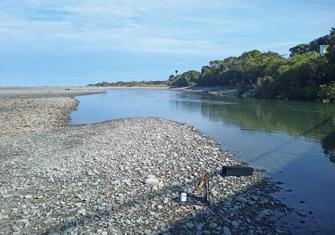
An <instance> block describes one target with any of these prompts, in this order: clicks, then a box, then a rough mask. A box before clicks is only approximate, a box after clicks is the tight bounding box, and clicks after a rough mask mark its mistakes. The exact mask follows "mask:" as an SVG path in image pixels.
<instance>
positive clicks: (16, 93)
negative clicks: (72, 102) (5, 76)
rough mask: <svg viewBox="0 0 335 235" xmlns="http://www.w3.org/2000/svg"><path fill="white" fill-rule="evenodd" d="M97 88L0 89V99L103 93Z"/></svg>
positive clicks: (102, 90)
mask: <svg viewBox="0 0 335 235" xmlns="http://www.w3.org/2000/svg"><path fill="white" fill-rule="evenodd" d="M104 90H105V89H102V88H98V87H88V86H76V87H0V97H22V96H28V97H38V96H44V97H45V96H53V97H54V96H78V95H90V94H97V93H102V92H104Z"/></svg>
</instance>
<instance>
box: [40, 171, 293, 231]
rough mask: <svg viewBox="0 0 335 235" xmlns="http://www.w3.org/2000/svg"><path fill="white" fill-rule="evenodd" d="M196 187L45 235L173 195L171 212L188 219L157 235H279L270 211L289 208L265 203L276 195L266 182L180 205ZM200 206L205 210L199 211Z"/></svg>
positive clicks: (170, 190)
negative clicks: (183, 196) (221, 196)
mask: <svg viewBox="0 0 335 235" xmlns="http://www.w3.org/2000/svg"><path fill="white" fill-rule="evenodd" d="M213 174H217V173H213ZM213 174H212V175H213ZM196 183H197V182H196V181H193V182H190V183H188V184H183V185H181V186H170V187H163V188H162V189H161V190H158V191H152V192H151V193H149V194H146V195H143V196H139V197H134V198H132V199H131V200H128V201H126V202H125V203H123V204H121V205H119V204H118V205H111V207H110V209H108V210H97V211H95V212H94V214H90V215H85V216H81V217H76V218H75V219H73V220H71V221H68V222H67V223H65V224H62V225H60V226H57V227H54V228H52V229H49V230H47V231H45V232H44V233H43V234H59V233H60V234H66V233H67V232H69V231H70V230H71V229H72V228H75V227H77V226H81V225H89V224H90V223H93V222H96V221H100V220H105V219H108V218H110V217H111V216H113V214H115V213H118V214H123V213H125V214H126V213H127V210H128V209H130V208H132V207H134V206H135V205H145V204H148V203H149V202H150V201H152V200H153V199H155V198H156V199H158V198H161V197H167V196H171V195H174V197H171V198H170V199H171V200H172V201H174V202H176V203H175V206H173V207H170V208H168V209H169V210H178V209H181V210H182V209H185V211H186V210H187V214H188V215H187V216H186V217H183V218H181V219H179V220H177V221H175V222H173V223H170V224H169V225H167V226H166V227H164V228H160V230H159V231H155V232H154V231H152V232H154V234H157V233H158V234H230V232H231V233H233V234H249V233H250V232H252V231H254V233H256V234H263V232H264V231H266V232H264V234H278V231H276V230H275V226H274V225H275V220H274V218H273V217H271V214H272V210H271V211H270V210H268V209H276V210H278V212H284V211H285V210H287V208H286V207H285V206H284V205H283V204H281V203H280V202H279V201H278V200H276V199H271V200H267V199H266V198H268V196H267V195H268V194H269V193H272V192H274V191H275V188H274V186H270V185H269V182H268V181H267V180H262V181H260V182H258V183H256V184H254V185H253V186H252V187H248V188H246V189H245V190H241V191H239V192H235V193H231V194H230V195H229V196H226V197H225V198H224V200H221V201H219V202H215V203H212V204H211V205H209V204H207V203H206V202H205V201H204V199H203V197H200V196H199V195H194V194H189V195H188V201H187V202H185V203H181V202H179V196H178V195H179V193H180V192H185V190H187V191H189V189H193V188H194V185H195V184H196ZM144 187H145V186H144ZM228 191H230V189H228ZM199 205H201V206H202V207H201V208H202V209H200V210H199ZM278 205H280V206H278ZM197 206H198V209H197ZM262 211H263V213H262ZM170 212H171V211H170ZM260 212H261V213H260ZM257 229H258V230H257ZM259 229H261V230H262V231H263V232H261V230H259Z"/></svg>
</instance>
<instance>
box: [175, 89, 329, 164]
mask: <svg viewBox="0 0 335 235" xmlns="http://www.w3.org/2000/svg"><path fill="white" fill-rule="evenodd" d="M179 95H180V98H179V99H176V100H174V102H175V103H176V105H177V106H179V105H182V106H183V108H184V109H194V108H196V107H199V108H200V109H201V114H202V116H203V117H205V118H208V119H209V120H210V121H215V122H220V121H221V122H224V123H225V124H229V125H234V126H236V127H239V128H240V129H241V130H246V131H251V132H259V131H261V132H265V133H274V132H285V133H287V134H289V135H290V136H296V137H305V138H307V139H310V140H312V141H317V142H320V143H321V146H322V148H323V152H324V153H325V154H326V155H327V156H329V159H330V160H331V161H332V162H333V163H335V115H334V114H335V108H334V106H332V105H324V104H316V103H309V102H292V101H269V100H254V99H243V100H242V99H236V98H227V97H226V98H217V97H212V96H204V95H199V94H192V93H182V94H179ZM218 99H219V100H218ZM283 147H284V145H280V146H278V148H277V149H276V150H277V151H279V150H280V148H283ZM265 154H268V153H265Z"/></svg>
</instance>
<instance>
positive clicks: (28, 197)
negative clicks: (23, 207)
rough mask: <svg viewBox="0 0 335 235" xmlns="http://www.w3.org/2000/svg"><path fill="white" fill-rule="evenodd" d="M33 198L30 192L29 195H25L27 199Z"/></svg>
mask: <svg viewBox="0 0 335 235" xmlns="http://www.w3.org/2000/svg"><path fill="white" fill-rule="evenodd" d="M31 198H33V196H32V195H29V194H28V195H26V196H25V199H31Z"/></svg>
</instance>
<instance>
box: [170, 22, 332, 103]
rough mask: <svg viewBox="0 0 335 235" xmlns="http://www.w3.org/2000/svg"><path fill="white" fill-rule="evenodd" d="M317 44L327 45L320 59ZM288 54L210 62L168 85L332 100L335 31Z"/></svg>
mask: <svg viewBox="0 0 335 235" xmlns="http://www.w3.org/2000/svg"><path fill="white" fill-rule="evenodd" d="M319 45H328V48H327V53H326V55H325V56H323V57H321V56H320V55H319V52H318V50H319ZM290 51H291V55H290V57H289V58H285V57H283V56H281V55H279V54H278V53H275V52H266V53H262V52H260V51H258V50H253V51H250V52H245V53H243V54H242V55H241V56H238V57H228V58H226V59H224V60H215V61H211V62H209V65H206V66H203V67H202V69H201V72H200V73H199V72H196V71H194V70H192V71H189V72H185V73H183V74H181V75H176V76H174V75H171V76H170V79H169V81H168V84H169V85H171V86H177V87H178V86H225V87H227V88H237V89H238V90H239V93H240V94H243V93H245V92H248V93H252V94H254V95H255V96H256V97H258V98H282V99H303V100H316V99H319V100H320V99H322V100H329V101H334V97H333V94H334V93H332V92H333V89H334V85H333V84H334V82H335V29H334V28H332V30H331V32H330V34H329V35H326V36H323V37H320V38H318V39H315V40H313V41H311V42H310V43H309V44H299V45H297V46H295V47H293V48H291V49H290ZM250 91H251V92H250Z"/></svg>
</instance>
